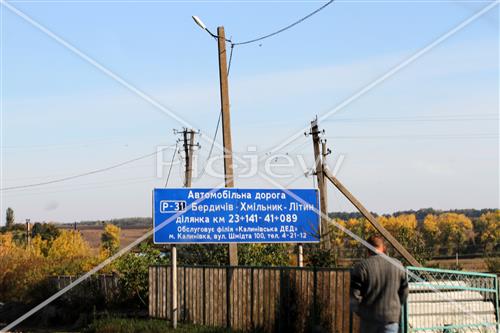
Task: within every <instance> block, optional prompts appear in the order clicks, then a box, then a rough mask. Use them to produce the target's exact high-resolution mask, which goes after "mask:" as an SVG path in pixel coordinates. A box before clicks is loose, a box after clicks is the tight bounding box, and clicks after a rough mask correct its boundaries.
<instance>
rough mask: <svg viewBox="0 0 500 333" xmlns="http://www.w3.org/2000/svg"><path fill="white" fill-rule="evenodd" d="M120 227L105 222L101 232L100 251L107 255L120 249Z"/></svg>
mask: <svg viewBox="0 0 500 333" xmlns="http://www.w3.org/2000/svg"><path fill="white" fill-rule="evenodd" d="M120 231H121V230H120V228H119V227H117V226H116V225H114V224H106V226H105V227H104V232H103V233H102V234H101V253H105V254H107V255H108V256H109V255H113V254H115V253H116V252H117V251H118V250H119V249H120Z"/></svg>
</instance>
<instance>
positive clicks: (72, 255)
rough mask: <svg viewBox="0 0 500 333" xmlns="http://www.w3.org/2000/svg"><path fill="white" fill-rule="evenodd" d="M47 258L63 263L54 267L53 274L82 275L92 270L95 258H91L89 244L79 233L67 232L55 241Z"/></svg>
mask: <svg viewBox="0 0 500 333" xmlns="http://www.w3.org/2000/svg"><path fill="white" fill-rule="evenodd" d="M47 257H48V258H49V259H50V260H51V261H56V262H59V263H61V264H60V265H57V266H56V267H54V269H53V271H52V273H53V274H61V275H69V274H80V273H81V272H83V271H86V270H88V269H90V268H91V267H92V266H93V264H94V262H95V257H92V256H91V249H90V246H89V244H88V243H87V242H86V241H85V240H84V239H83V238H82V235H81V234H80V233H79V232H78V231H73V230H65V231H62V232H61V234H60V235H59V236H58V237H57V238H56V239H54V241H53V242H52V244H51V246H50V249H49V251H48V255H47Z"/></svg>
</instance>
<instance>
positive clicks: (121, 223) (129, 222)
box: [65, 217, 153, 228]
mask: <svg viewBox="0 0 500 333" xmlns="http://www.w3.org/2000/svg"><path fill="white" fill-rule="evenodd" d="M76 223H77V224H78V225H79V226H102V225H104V224H114V225H116V226H118V227H120V228H127V227H129V228H130V227H150V226H151V225H152V223H153V220H152V219H151V218H150V217H125V218H121V219H111V220H95V221H80V222H76ZM65 225H73V223H65Z"/></svg>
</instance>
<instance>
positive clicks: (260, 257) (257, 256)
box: [238, 243, 290, 266]
mask: <svg viewBox="0 0 500 333" xmlns="http://www.w3.org/2000/svg"><path fill="white" fill-rule="evenodd" d="M288 248H289V247H288V245H287V244H259V243H252V244H241V245H240V246H239V247H238V261H239V263H240V265H247V266H288V265H289V264H290V256H289V251H288Z"/></svg>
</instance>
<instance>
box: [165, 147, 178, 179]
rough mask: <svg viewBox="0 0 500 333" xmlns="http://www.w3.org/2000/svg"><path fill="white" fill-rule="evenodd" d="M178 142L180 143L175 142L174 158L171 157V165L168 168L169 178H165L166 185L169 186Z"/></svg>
mask: <svg viewBox="0 0 500 333" xmlns="http://www.w3.org/2000/svg"><path fill="white" fill-rule="evenodd" d="M178 144H179V143H178V142H177V143H176V144H175V148H174V153H173V154H172V158H171V159H170V167H169V168H168V174H167V180H165V187H167V185H168V180H169V179H170V173H171V172H172V166H173V165H174V158H175V153H176V152H177V145H178Z"/></svg>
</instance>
